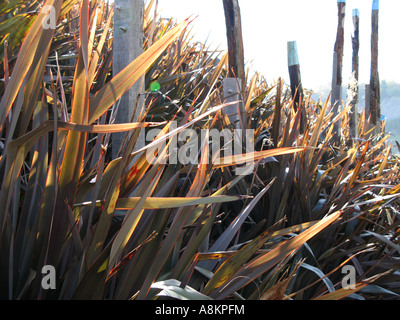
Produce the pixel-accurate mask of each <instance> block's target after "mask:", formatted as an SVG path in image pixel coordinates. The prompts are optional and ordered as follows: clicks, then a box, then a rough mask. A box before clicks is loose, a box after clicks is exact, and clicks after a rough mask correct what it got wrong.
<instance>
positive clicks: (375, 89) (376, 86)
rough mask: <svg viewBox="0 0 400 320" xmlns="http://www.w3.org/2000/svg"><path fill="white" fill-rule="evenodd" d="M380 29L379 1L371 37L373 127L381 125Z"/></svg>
mask: <svg viewBox="0 0 400 320" xmlns="http://www.w3.org/2000/svg"><path fill="white" fill-rule="evenodd" d="M378 28H379V0H374V1H373V3H372V35H371V78H370V83H369V85H370V110H369V111H370V118H371V124H372V125H373V126H378V125H379V124H380V118H381V106H380V82H379V71H378Z"/></svg>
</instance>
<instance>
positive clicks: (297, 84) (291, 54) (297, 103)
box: [287, 41, 306, 133]
mask: <svg viewBox="0 0 400 320" xmlns="http://www.w3.org/2000/svg"><path fill="white" fill-rule="evenodd" d="M287 51H288V66H289V77H290V89H291V91H292V98H293V100H294V109H295V111H296V112H297V111H298V110H299V108H300V107H301V103H302V101H303V99H304V93H303V84H302V82H301V72H300V62H299V54H298V51H297V42H296V41H289V42H288V43H287ZM301 112H302V114H301V124H300V132H301V133H304V130H305V124H306V114H305V110H302V111H301Z"/></svg>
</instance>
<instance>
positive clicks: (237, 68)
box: [223, 0, 246, 87]
mask: <svg viewBox="0 0 400 320" xmlns="http://www.w3.org/2000/svg"><path fill="white" fill-rule="evenodd" d="M223 4H224V11H225V23H226V35H227V40H228V55H229V77H230V78H238V79H240V80H241V86H242V87H244V86H245V84H246V82H245V80H246V73H245V68H244V48H243V37H242V21H241V17H240V7H239V1H238V0H223Z"/></svg>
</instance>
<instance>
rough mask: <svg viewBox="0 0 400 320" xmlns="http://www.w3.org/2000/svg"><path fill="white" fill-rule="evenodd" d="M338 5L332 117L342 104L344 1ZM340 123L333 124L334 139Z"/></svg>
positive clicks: (338, 2) (336, 136)
mask: <svg viewBox="0 0 400 320" xmlns="http://www.w3.org/2000/svg"><path fill="white" fill-rule="evenodd" d="M337 4H338V28H337V33H336V42H335V47H334V53H333V77H332V98H331V106H332V111H333V115H334V117H335V116H337V115H338V114H339V113H340V111H339V110H340V105H341V103H342V69H343V47H344V18H345V13H346V0H337ZM340 128H341V124H340V121H337V122H336V123H335V138H336V140H338V139H339V137H340Z"/></svg>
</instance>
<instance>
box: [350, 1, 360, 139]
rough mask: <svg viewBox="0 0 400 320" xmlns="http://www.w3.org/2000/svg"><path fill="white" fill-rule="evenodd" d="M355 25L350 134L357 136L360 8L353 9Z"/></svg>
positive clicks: (353, 136)
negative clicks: (353, 81) (353, 80)
mask: <svg viewBox="0 0 400 320" xmlns="http://www.w3.org/2000/svg"><path fill="white" fill-rule="evenodd" d="M353 25H354V35H353V36H352V38H351V40H352V46H353V59H352V71H353V76H354V79H355V83H354V84H350V85H349V86H350V87H351V88H350V91H352V92H354V95H353V97H352V99H351V101H350V104H351V111H350V112H351V114H350V136H351V137H352V138H357V135H358V132H357V128H358V100H359V84H358V81H359V56H358V53H359V51H360V11H359V10H358V9H354V10H353Z"/></svg>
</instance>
